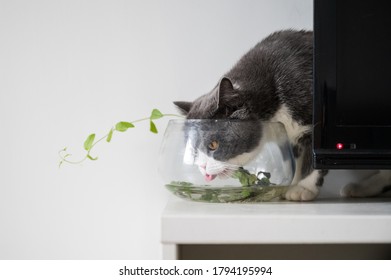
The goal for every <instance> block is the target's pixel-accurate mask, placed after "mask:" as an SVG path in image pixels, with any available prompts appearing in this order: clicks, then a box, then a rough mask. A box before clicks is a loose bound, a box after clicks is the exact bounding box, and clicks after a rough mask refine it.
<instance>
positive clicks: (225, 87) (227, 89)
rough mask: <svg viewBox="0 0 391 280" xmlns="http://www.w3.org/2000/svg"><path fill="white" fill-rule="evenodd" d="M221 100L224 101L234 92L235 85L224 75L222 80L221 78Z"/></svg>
mask: <svg viewBox="0 0 391 280" xmlns="http://www.w3.org/2000/svg"><path fill="white" fill-rule="evenodd" d="M218 88H219V93H218V94H219V101H220V102H223V103H224V101H225V99H226V98H227V97H228V96H229V95H231V94H232V92H233V91H234V86H233V84H232V82H231V80H230V79H229V78H227V77H223V78H222V79H221V80H220V83H219V86H218Z"/></svg>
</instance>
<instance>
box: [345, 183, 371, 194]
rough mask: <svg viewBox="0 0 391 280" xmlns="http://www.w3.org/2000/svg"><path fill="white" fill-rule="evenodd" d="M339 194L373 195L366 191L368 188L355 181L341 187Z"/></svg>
mask: <svg viewBox="0 0 391 280" xmlns="http://www.w3.org/2000/svg"><path fill="white" fill-rule="evenodd" d="M340 194H341V196H342V197H368V196H372V195H373V194H371V193H370V191H368V188H366V187H365V186H363V185H361V184H357V183H350V184H347V185H346V186H345V187H343V188H342V189H341V191H340Z"/></svg>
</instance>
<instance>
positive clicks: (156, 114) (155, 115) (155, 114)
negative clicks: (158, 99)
mask: <svg viewBox="0 0 391 280" xmlns="http://www.w3.org/2000/svg"><path fill="white" fill-rule="evenodd" d="M150 118H151V120H156V119H160V118H163V114H162V112H160V111H159V110H158V109H153V110H152V113H151V117H150Z"/></svg>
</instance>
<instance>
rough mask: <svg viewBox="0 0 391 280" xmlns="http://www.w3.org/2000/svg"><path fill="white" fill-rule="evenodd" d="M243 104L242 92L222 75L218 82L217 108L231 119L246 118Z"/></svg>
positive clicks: (246, 113)
mask: <svg viewBox="0 0 391 280" xmlns="http://www.w3.org/2000/svg"><path fill="white" fill-rule="evenodd" d="M243 105H244V94H243V93H242V94H240V92H239V91H238V90H235V89H234V86H233V83H232V81H231V80H230V79H229V78H227V77H223V78H222V79H221V81H220V84H219V109H220V110H224V111H225V115H226V116H227V117H229V118H233V119H243V120H244V119H248V118H249V117H250V115H249V112H248V110H247V109H246V107H245V106H243Z"/></svg>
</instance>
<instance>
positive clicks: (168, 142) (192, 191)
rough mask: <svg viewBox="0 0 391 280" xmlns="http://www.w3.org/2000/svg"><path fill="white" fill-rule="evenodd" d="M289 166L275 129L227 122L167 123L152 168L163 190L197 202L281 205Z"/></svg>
mask: <svg viewBox="0 0 391 280" xmlns="http://www.w3.org/2000/svg"><path fill="white" fill-rule="evenodd" d="M294 164H295V162H294V158H293V153H292V148H291V145H290V143H289V140H288V136H287V133H286V131H285V128H284V126H283V125H282V124H281V123H278V122H263V121H259V120H257V121H242V120H230V119H218V120H209V119H202V120H201V119H197V120H191V119H186V120H171V121H169V123H168V125H167V128H166V131H165V134H164V138H163V141H162V145H161V149H160V155H159V162H158V166H159V173H160V174H161V176H162V178H163V179H164V181H165V183H166V185H165V186H166V188H167V189H168V190H170V191H171V192H172V193H173V194H175V195H176V196H178V197H181V198H184V199H188V200H193V201H203V202H265V201H278V200H280V199H283V198H284V194H285V192H286V191H287V188H288V186H289V185H290V184H291V182H292V179H293V175H294V170H295V166H294Z"/></svg>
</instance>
